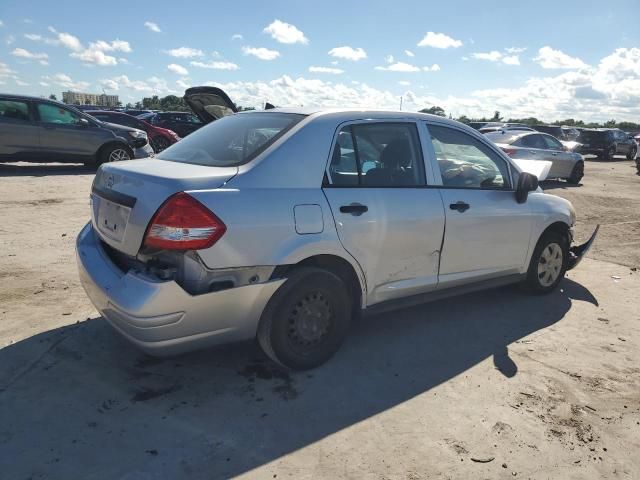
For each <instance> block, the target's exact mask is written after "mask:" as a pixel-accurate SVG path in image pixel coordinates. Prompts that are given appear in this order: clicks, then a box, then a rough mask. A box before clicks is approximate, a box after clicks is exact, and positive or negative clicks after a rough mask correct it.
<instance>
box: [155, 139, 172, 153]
mask: <svg viewBox="0 0 640 480" xmlns="http://www.w3.org/2000/svg"><path fill="white" fill-rule="evenodd" d="M168 146H169V142H168V141H167V139H166V138H164V137H158V138H155V139H154V140H153V149H154V150H155V152H156V153H160V152H161V151H163V150H164V149H166V148H167V147H168Z"/></svg>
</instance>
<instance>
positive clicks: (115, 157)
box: [100, 145, 131, 164]
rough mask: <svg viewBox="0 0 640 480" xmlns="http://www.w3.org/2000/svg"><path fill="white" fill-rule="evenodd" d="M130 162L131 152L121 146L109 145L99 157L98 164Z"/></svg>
mask: <svg viewBox="0 0 640 480" xmlns="http://www.w3.org/2000/svg"><path fill="white" fill-rule="evenodd" d="M125 160H131V152H130V151H129V150H128V149H127V148H126V147H124V146H123V145H111V146H109V147H107V148H105V149H104V151H103V152H102V155H100V164H102V163H109V162H122V161H125Z"/></svg>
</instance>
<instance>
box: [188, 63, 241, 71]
mask: <svg viewBox="0 0 640 480" xmlns="http://www.w3.org/2000/svg"><path fill="white" fill-rule="evenodd" d="M190 64H191V65H192V66H194V67H199V68H211V69H213V70H238V69H239V68H240V67H238V65H236V64H235V63H233V62H226V61H211V62H190Z"/></svg>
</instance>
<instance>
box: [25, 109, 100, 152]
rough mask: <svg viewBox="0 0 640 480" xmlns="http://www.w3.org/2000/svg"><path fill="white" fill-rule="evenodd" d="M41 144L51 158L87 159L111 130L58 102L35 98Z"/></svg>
mask: <svg viewBox="0 0 640 480" xmlns="http://www.w3.org/2000/svg"><path fill="white" fill-rule="evenodd" d="M36 113H37V115H38V120H39V125H40V148H41V149H42V151H43V155H44V156H46V158H47V159H48V160H51V161H86V160H87V159H89V158H91V157H92V156H93V155H94V154H95V153H96V151H97V150H98V148H99V147H100V146H101V145H102V143H103V139H104V138H105V137H107V136H108V135H109V134H108V132H107V131H106V130H103V129H102V128H100V127H98V126H97V125H95V124H94V123H93V122H91V121H88V120H87V122H86V123H83V122H81V120H80V119H81V118H82V119H85V117H82V116H80V115H79V114H78V113H77V112H75V111H73V110H71V109H68V108H65V107H63V106H61V105H58V104H55V103H47V102H36Z"/></svg>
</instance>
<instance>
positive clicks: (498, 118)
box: [491, 110, 502, 122]
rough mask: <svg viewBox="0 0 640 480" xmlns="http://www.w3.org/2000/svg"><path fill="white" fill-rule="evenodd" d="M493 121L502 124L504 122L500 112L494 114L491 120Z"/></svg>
mask: <svg viewBox="0 0 640 480" xmlns="http://www.w3.org/2000/svg"><path fill="white" fill-rule="evenodd" d="M491 121H492V122H501V121H502V117H501V116H500V112H499V111H498V110H496V111H495V112H493V117H492V118H491Z"/></svg>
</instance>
